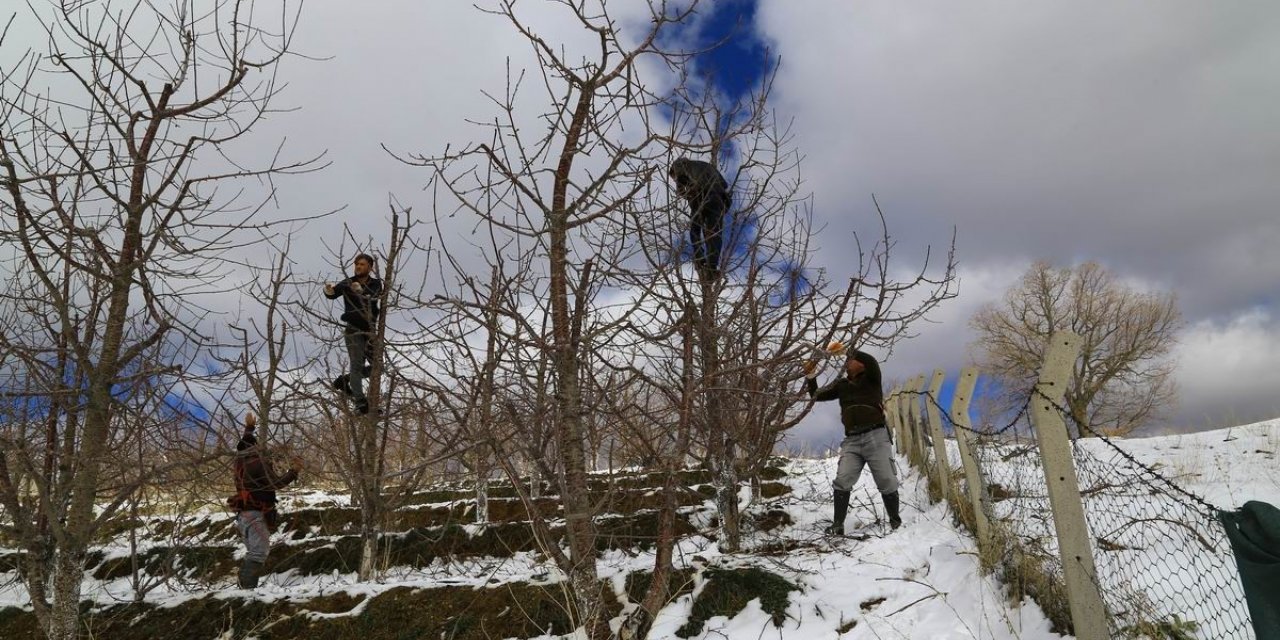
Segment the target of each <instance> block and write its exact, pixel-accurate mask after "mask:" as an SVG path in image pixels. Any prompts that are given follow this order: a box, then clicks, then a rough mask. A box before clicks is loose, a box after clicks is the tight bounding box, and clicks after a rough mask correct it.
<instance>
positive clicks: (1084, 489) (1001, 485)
mask: <svg viewBox="0 0 1280 640" xmlns="http://www.w3.org/2000/svg"><path fill="white" fill-rule="evenodd" d="M899 393H900V394H903V395H904V396H907V397H911V398H914V399H917V400H918V399H919V398H920V397H923V398H925V399H926V401H927V402H928V403H930V406H932V407H933V408H936V409H937V410H938V415H939V416H941V420H942V421H943V422H942V424H940V425H938V426H939V428H941V427H942V426H943V425H950V426H951V427H952V430H953V432H954V431H960V430H963V431H965V432H966V433H971V434H974V435H975V436H976V438H975V440H976V441H975V442H973V443H972V445H971V447H970V448H971V451H972V453H973V454H974V459H975V460H974V461H975V462H976V463H977V465H978V477H979V479H980V483H981V484H980V489H981V491H982V492H983V494H984V495H983V496H982V498H983V499H982V500H981V501H979V504H981V508H982V509H983V511H984V512H985V514H986V516H987V518H988V519H989V521H991V522H992V524H993V530H998V531H999V538H1000V542H999V543H998V544H997V545H996V546H997V547H998V548H996V549H994V555H995V557H996V561H995V562H993V563H992V564H993V565H994V568H995V569H996V570H997V571H998V572H999V574H1000V575H999V577H1000V578H1001V580H1002V582H1004V583H1005V584H1006V585H1008V586H1009V588H1010V590H1011V595H1014V596H1021V595H1030V596H1032V597H1033V598H1034V599H1035V600H1036V601H1037V603H1039V604H1040V605H1041V608H1042V609H1043V610H1044V611H1045V613H1046V615H1047V616H1048V617H1049V618H1050V620H1052V621H1054V623H1055V625H1056V628H1057V629H1058V630H1060V631H1065V630H1066V628H1067V627H1068V626H1069V625H1070V612H1069V610H1068V608H1067V607H1066V592H1065V590H1064V588H1063V586H1062V584H1063V582H1064V580H1063V576H1064V570H1063V567H1062V564H1061V563H1062V561H1061V559H1060V555H1059V553H1058V541H1057V537H1056V530H1055V526H1054V523H1053V516H1052V509H1051V505H1050V503H1049V500H1048V487H1047V484H1046V483H1045V478H1044V473H1043V468H1042V465H1041V463H1040V452H1039V444H1038V438H1036V437H1035V436H1033V435H1032V434H1030V433H1021V432H1018V431H1015V432H1014V436H1015V438H1014V439H1013V440H1012V441H1010V440H1009V439H1008V438H1004V439H1001V440H1000V441H997V442H995V443H993V444H992V443H991V440H992V436H998V435H1001V434H1004V433H1005V432H1007V431H1009V430H1010V429H1013V428H1014V427H1016V426H1017V425H1018V424H1020V423H1021V422H1022V420H1023V418H1024V417H1026V414H1027V411H1028V409H1029V408H1030V405H1031V402H1033V401H1038V400H1044V401H1046V402H1047V403H1048V404H1049V406H1050V407H1052V408H1053V409H1055V410H1056V411H1057V412H1058V413H1059V414H1060V415H1061V416H1062V418H1063V424H1064V425H1075V427H1076V430H1075V435H1074V436H1072V432H1071V430H1070V429H1068V436H1069V437H1071V441H1072V457H1073V459H1074V464H1075V468H1076V470H1077V479H1078V482H1079V488H1080V495H1081V501H1082V503H1083V504H1084V506H1085V518H1086V524H1087V526H1088V530H1089V531H1091V532H1092V533H1091V537H1092V545H1091V546H1092V547H1093V549H1094V551H1093V560H1094V564H1095V566H1096V572H1094V573H1093V574H1092V576H1093V578H1092V579H1093V581H1094V583H1095V586H1096V587H1097V588H1098V591H1099V593H1100V594H1102V596H1103V600H1104V602H1105V605H1106V608H1107V610H1108V613H1109V616H1108V626H1109V631H1110V635H1111V636H1112V637H1120V638H1139V637H1142V638H1193V637H1203V638H1248V637H1251V635H1250V632H1249V629H1250V622H1249V613H1248V610H1247V607H1246V606H1245V602H1244V594H1243V587H1242V585H1241V584H1240V579H1239V573H1238V570H1237V569H1236V566H1235V558H1234V556H1233V555H1232V553H1231V549H1230V545H1229V543H1228V541H1227V540H1226V536H1225V532H1224V530H1223V528H1222V526H1221V524H1220V523H1219V521H1218V514H1219V513H1221V512H1222V511H1223V510H1222V509H1221V508H1220V507H1218V506H1216V505H1214V504H1213V503H1211V502H1210V501H1209V500H1208V499H1207V498H1206V497H1204V496H1202V495H1199V494H1198V493H1196V492H1195V491H1193V490H1191V489H1190V488H1188V487H1185V486H1183V485H1182V484H1180V483H1179V482H1177V481H1175V480H1174V479H1173V478H1170V477H1169V476H1167V475H1166V474H1165V473H1162V472H1160V471H1159V470H1158V469H1157V468H1156V467H1155V466H1153V465H1151V464H1148V463H1146V462H1143V461H1142V460H1141V459H1139V457H1138V456H1137V455H1135V454H1134V453H1133V452H1131V451H1129V450H1127V449H1126V448H1125V447H1123V446H1121V445H1120V444H1119V443H1117V442H1116V441H1115V440H1114V439H1113V438H1111V437H1108V436H1107V435H1106V434H1104V433H1100V432H1098V431H1097V430H1096V429H1093V428H1092V427H1091V426H1090V425H1082V424H1080V422H1079V421H1077V420H1076V419H1075V418H1074V416H1073V415H1072V414H1071V412H1070V411H1069V410H1067V409H1066V408H1065V407H1063V406H1062V404H1061V403H1059V402H1058V401H1057V400H1055V399H1053V398H1051V397H1049V396H1047V395H1045V394H1044V393H1043V392H1042V391H1040V390H1039V389H1033V390H1032V392H1031V393H1029V394H1028V396H1027V402H1026V403H1025V404H1023V405H1022V407H1021V408H1020V409H1019V411H1018V413H1017V415H1016V416H1015V417H1014V419H1013V420H1012V421H1011V422H1009V424H1007V425H1005V426H1004V427H1002V428H1001V429H998V430H978V429H972V428H970V427H967V426H965V425H961V424H957V423H956V421H955V420H954V419H952V417H951V415H950V411H949V410H948V409H947V408H946V407H944V406H943V405H942V404H941V403H940V402H939V401H938V399H937V398H936V397H935V396H934V395H933V394H932V393H930V392H928V391H901V392H899ZM909 427H910V428H916V427H914V426H912V425H909ZM1064 428H1065V427H1064ZM1024 437H1025V438H1026V439H1027V441H1028V442H1027V443H1026V444H1024V443H1022V442H1021V440H1022V439H1023V438H1024ZM1088 442H1098V443H1101V444H1100V445H1098V446H1090V445H1088V444H1087V443H1088ZM1099 447H1101V449H1099ZM923 449H925V451H924V452H923V454H924V456H925V458H926V459H928V458H929V457H931V454H932V453H933V452H932V451H929V449H932V448H931V447H924V448H923ZM955 454H956V452H955V451H951V450H947V457H948V458H949V459H948V460H947V461H946V462H947V463H948V464H951V465H952V466H954V465H955V464H958V463H959V462H958V461H954V460H951V458H954V457H956V456H955ZM960 484H961V485H962V486H965V485H964V483H960ZM965 491H966V492H967V491H968V487H967V486H965ZM956 506H957V507H958V508H959V507H961V505H956Z"/></svg>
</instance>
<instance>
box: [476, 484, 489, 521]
mask: <svg viewBox="0 0 1280 640" xmlns="http://www.w3.org/2000/svg"><path fill="white" fill-rule="evenodd" d="M487 475H488V474H483V475H482V474H476V524H488V522H489V481H488V480H487V479H486V476H487Z"/></svg>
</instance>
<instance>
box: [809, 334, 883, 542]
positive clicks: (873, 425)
mask: <svg viewBox="0 0 1280 640" xmlns="http://www.w3.org/2000/svg"><path fill="white" fill-rule="evenodd" d="M817 377H818V363H817V362H816V361H813V360H810V361H808V362H806V363H805V390H806V391H808V392H809V396H810V397H811V398H813V399H814V400H815V401H816V402H826V401H829V400H838V401H840V422H841V423H842V424H843V425H844V441H842V442H841V443H840V463H839V465H838V466H837V468H836V479H835V481H834V482H832V487H833V489H834V490H835V514H834V515H835V517H834V519H833V521H832V523H831V526H830V527H829V528H828V529H827V533H830V534H833V535H843V534H844V518H845V515H846V514H847V513H848V511H849V494H850V492H851V491H852V490H853V485H854V484H856V483H857V482H858V476H860V475H862V468H863V467H864V466H866V467H870V468H871V476H872V478H874V479H875V481H876V488H877V489H879V490H880V496H881V497H882V498H883V499H884V508H885V511H886V512H888V515H889V526H890V527H892V528H894V529H897V528H898V527H899V526H901V525H902V518H901V517H900V516H899V515H898V477H897V473H896V471H895V469H894V463H893V441H892V440H891V439H890V435H889V429H888V427H887V426H886V424H885V416H884V391H883V389H882V388H881V381H880V364H879V363H878V362H876V359H875V358H873V357H871V355H869V354H867V353H864V352H862V351H853V352H852V353H850V355H849V357H848V358H847V359H846V360H845V363H844V375H843V376H841V377H839V378H836V379H835V380H833V381H832V382H831V383H830V384H828V385H826V386H825V387H822V388H821V389H819V388H818V381H817Z"/></svg>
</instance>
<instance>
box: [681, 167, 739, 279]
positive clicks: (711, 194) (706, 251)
mask: <svg viewBox="0 0 1280 640" xmlns="http://www.w3.org/2000/svg"><path fill="white" fill-rule="evenodd" d="M667 173H668V174H669V175H670V176H671V178H672V179H673V180H674V181H675V183H676V194H677V195H679V196H680V197H682V198H684V199H685V201H687V202H688V203H689V241H690V242H691V243H692V244H693V262H694V264H695V265H696V266H697V267H698V273H699V274H702V275H703V277H704V278H705V279H708V280H710V279H712V278H715V276H716V274H717V273H719V270H720V247H721V246H722V244H723V239H722V237H721V235H722V231H723V228H724V216H725V213H727V212H728V211H729V205H730V204H731V203H732V200H733V197H732V195H731V194H730V193H729V183H728V182H725V179H724V176H722V175H720V172H719V171H716V168H715V167H713V166H711V164H710V163H707V162H703V161H701V160H690V159H688V158H680V159H679V160H676V161H675V162H673V163H671V169H670V170H669V171H668V172H667Z"/></svg>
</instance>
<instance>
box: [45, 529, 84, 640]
mask: <svg viewBox="0 0 1280 640" xmlns="http://www.w3.org/2000/svg"><path fill="white" fill-rule="evenodd" d="M84 559H85V545H83V544H80V543H79V540H76V541H68V543H67V544H65V545H64V546H63V548H62V549H60V550H59V551H58V553H57V557H56V558H54V570H53V602H52V606H51V607H50V611H49V613H50V616H49V621H48V623H47V624H46V626H45V629H46V631H45V632H46V634H47V635H48V637H49V640H75V639H76V634H77V632H78V631H79V628H80V585H81V583H82V581H83V580H84Z"/></svg>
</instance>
